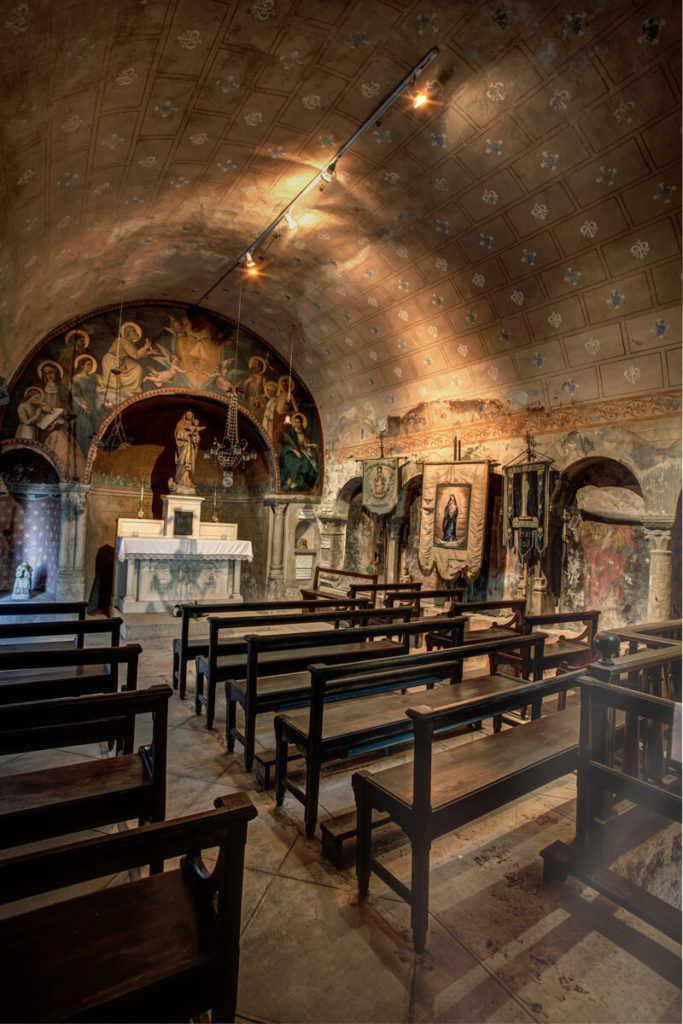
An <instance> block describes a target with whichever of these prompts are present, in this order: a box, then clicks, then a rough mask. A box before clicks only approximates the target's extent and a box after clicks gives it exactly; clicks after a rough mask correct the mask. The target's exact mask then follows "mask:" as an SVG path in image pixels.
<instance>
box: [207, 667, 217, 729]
mask: <svg viewBox="0 0 683 1024" xmlns="http://www.w3.org/2000/svg"><path fill="white" fill-rule="evenodd" d="M215 716H216V681H215V680H214V679H207V680H206V728H207V729H213V720H214V718H215Z"/></svg>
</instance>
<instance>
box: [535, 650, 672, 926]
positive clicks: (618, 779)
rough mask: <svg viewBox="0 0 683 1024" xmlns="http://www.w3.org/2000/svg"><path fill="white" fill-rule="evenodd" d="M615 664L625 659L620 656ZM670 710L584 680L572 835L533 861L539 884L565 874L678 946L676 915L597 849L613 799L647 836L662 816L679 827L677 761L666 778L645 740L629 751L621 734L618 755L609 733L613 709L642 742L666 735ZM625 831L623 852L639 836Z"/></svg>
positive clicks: (655, 700) (652, 699)
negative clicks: (637, 815) (538, 862)
mask: <svg viewBox="0 0 683 1024" xmlns="http://www.w3.org/2000/svg"><path fill="white" fill-rule="evenodd" d="M633 657H640V655H634V656H633ZM679 658H680V652H679ZM620 660H622V661H627V660H628V658H624V659H620ZM593 670H594V666H591V667H590V672H593ZM677 707H678V709H679V711H680V704H678V705H677V704H676V702H674V701H671V700H667V699H665V698H662V697H660V696H654V695H652V694H646V693H638V692H634V691H632V690H629V689H627V688H626V687H623V686H615V685H614V684H613V683H610V682H601V681H599V680H597V679H592V678H589V677H588V675H586V676H584V678H583V680H582V684H581V731H580V753H579V761H578V772H577V780H576V781H577V804H576V836H575V838H574V839H573V840H572V841H571V842H570V843H563V842H561V841H559V840H558V841H556V842H554V843H552V844H551V845H550V846H547V847H546V848H545V849H544V850H542V851H541V856H542V857H543V880H544V881H552V880H560V881H563V882H564V881H566V879H567V876H568V875H574V876H575V877H576V878H578V879H580V880H581V881H582V882H583V883H584V884H585V885H588V886H590V888H591V889H594V890H595V891H596V892H599V893H600V894H601V895H602V896H605V897H607V899H609V900H611V901H612V902H614V903H617V904H618V905H619V906H621V907H624V908H625V909H626V910H628V911H629V913H631V914H635V915H636V916H638V917H640V918H642V920H644V921H646V922H647V923H648V924H650V925H653V926H654V927H655V928H657V929H658V930H659V931H661V932H663V933H664V934H665V935H668V936H669V937H670V938H672V939H674V940H675V941H676V942H678V943H680V941H681V923H682V922H681V911H680V910H679V909H678V908H677V907H674V906H672V905H671V904H670V903H666V902H664V901H663V900H661V899H660V898H659V897H657V896H654V895H653V894H652V893H650V892H647V891H646V890H645V889H643V888H641V887H640V886H638V885H636V884H635V883H634V882H633V881H631V880H630V879H629V878H625V877H624V875H623V874H622V873H619V874H617V873H616V872H615V871H613V870H611V868H610V867H609V862H611V860H612V859H613V856H611V855H610V856H606V846H605V831H606V825H608V824H609V817H610V810H611V806H612V803H613V800H614V796H615V795H616V798H617V800H620V801H622V802H623V803H627V804H628V805H629V807H630V808H631V809H632V810H637V811H639V812H641V813H642V812H643V811H645V814H646V819H648V818H649V819H650V828H649V829H648V832H647V833H646V835H652V834H653V833H654V832H655V831H657V830H658V829H659V827H661V818H662V817H663V818H665V819H670V820H672V821H676V822H680V820H681V790H680V767H681V766H680V762H678V764H677V765H676V766H675V767H676V770H675V772H672V773H671V777H670V778H669V779H668V780H667V779H666V778H663V777H662V775H663V773H662V771H661V768H662V767H663V766H662V765H661V760H660V754H661V752H660V751H657V752H656V753H655V757H654V758H653V757H652V752H651V751H649V750H648V747H649V743H648V742H647V740H646V742H645V743H644V744H643V750H642V751H638V750H637V751H635V752H629V750H628V748H627V743H628V737H627V736H625V737H624V747H623V750H619V749H618V739H617V736H616V725H617V713H618V712H619V713H621V714H622V715H623V714H625V715H626V720H627V722H628V721H629V720H631V721H635V720H640V721H641V722H642V723H643V726H644V728H643V730H642V735H643V737H644V738H645V737H652V736H656V735H658V734H659V735H661V731H662V729H669V730H672V729H673V727H674V721H675V715H676V708H677ZM633 753H635V757H633ZM615 755H616V756H615ZM655 762H656V763H655ZM674 787H675V788H674ZM634 805H635V806H634ZM653 815H657V816H658V817H657V819H655V820H656V824H653V823H652V820H651V819H652V816H653ZM629 832H630V833H631V836H630V840H631V841H630V842H629V843H628V847H629V848H630V847H632V846H633V845H636V843H638V842H640V841H642V840H643V838H645V836H643V835H638V836H637V837H636V838H634V837H633V829H632V828H631V829H629ZM610 845H611V844H610ZM621 852H623V846H622V847H621V848H619V849H617V850H613V851H612V853H613V854H614V856H616V855H618V854H619V853H621ZM606 860H607V862H608V863H607V864H606V863H605V861H606Z"/></svg>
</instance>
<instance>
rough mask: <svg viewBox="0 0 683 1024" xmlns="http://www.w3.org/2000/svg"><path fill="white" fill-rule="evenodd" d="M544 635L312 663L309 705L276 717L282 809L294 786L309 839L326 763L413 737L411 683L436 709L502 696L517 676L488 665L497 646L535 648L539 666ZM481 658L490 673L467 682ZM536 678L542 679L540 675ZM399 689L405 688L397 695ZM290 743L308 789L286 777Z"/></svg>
mask: <svg viewBox="0 0 683 1024" xmlns="http://www.w3.org/2000/svg"><path fill="white" fill-rule="evenodd" d="M544 639H545V635H544V634H543V633H533V634H531V635H529V636H526V637H522V636H517V637H508V638H507V639H504V640H497V641H491V642H489V643H481V644H469V645H467V646H462V645H461V646H457V647H453V648H450V649H448V650H446V651H433V652H428V653H426V654H413V655H412V656H409V657H404V658H395V659H392V660H387V659H383V660H382V661H381V662H376V663H372V662H366V663H365V664H362V665H341V666H329V665H311V666H310V676H311V700H310V706H309V708H308V709H301V710H292V711H288V712H286V713H280V714H277V715H276V716H275V722H274V728H275V798H276V802H277V805H278V807H281V806H282V803H283V799H284V795H285V790H289V792H290V793H292V795H293V796H295V797H296V798H297V799H298V800H299V801H301V803H303V805H304V821H305V827H306V836H307V838H308V839H312V838H313V835H314V833H315V827H316V824H317V817H318V794H319V789H320V774H321V771H322V766H323V764H326V763H329V762H330V761H338V760H345V759H349V758H352V757H354V756H355V755H357V754H362V753H367V752H369V751H372V750H377V749H387V748H390V747H393V746H396V745H398V744H404V743H406V742H407V741H410V740H412V731H411V726H410V722H409V720H408V719H407V718H406V710H407V709H408V708H410V707H412V706H413V705H414V704H415V702H416V700H417V699H418V695H417V694H415V693H406V688H408V687H410V688H411V689H412V688H414V687H417V686H425V687H427V688H428V689H429V690H430V692H429V693H420V694H419V699H420V700H422V701H424V703H425V704H431V705H435V706H439V705H441V704H444V703H449V702H450V701H453V700H456V699H457V700H460V699H469V698H473V697H475V696H477V695H478V694H479V693H488V694H495V693H503V692H506V691H507V690H509V689H510V687H511V686H514V688H515V689H516V690H518V689H519V681H518V680H515V679H511V678H510V677H509V676H503V675H499V674H497V673H496V672H495V669H492V668H491V664H492V663H494V662H495V658H496V655H497V654H498V653H499V652H500V651H506V650H513V649H514V650H528V651H530V652H532V654H531V655H530V657H529V658H528V659H527V660H528V661H529V663H532V662H533V663H534V664H535V665H540V663H541V660H542V658H543V642H544ZM477 658H488V660H489V672H488V673H487V674H483V675H478V676H477V677H474V678H468V679H467V680H466V681H464V682H463V669H464V667H465V664H466V662H467V661H468V660H474V659H477ZM537 677H540V676H538V674H537ZM444 680H447V681H449V683H450V685H448V686H445V687H443V686H441V685H439V686H438V688H436V689H434V686H435V684H441V683H442V682H443V681H444ZM397 690H400V691H402V692H401V693H397V692H396V691H397ZM535 714H536V715H538V714H540V707H538V708H535ZM463 724H465V723H463ZM290 744H292V745H293V746H295V747H296V749H297V750H298V752H299V753H300V754H301V756H302V757H303V758H304V760H305V763H306V784H305V789H302V788H301V787H300V786H299V785H298V784H297V783H296V782H295V781H293V780H292V779H291V778H290V777H289V775H288V760H289V749H288V748H289V745H290ZM326 845H328V844H327V843H326Z"/></svg>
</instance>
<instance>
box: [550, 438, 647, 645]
mask: <svg viewBox="0 0 683 1024" xmlns="http://www.w3.org/2000/svg"><path fill="white" fill-rule="evenodd" d="M644 513H645V502H644V499H643V489H642V486H641V483H640V481H639V479H638V477H637V476H636V474H635V472H634V471H633V470H632V469H631V468H630V467H629V466H627V465H625V464H624V463H622V462H619V461H617V460H615V459H612V458H601V457H598V456H594V457H590V458H585V459H581V460H579V461H577V462H575V463H572V464H571V465H570V466H568V467H566V468H565V469H564V470H563V471H562V472H561V473H560V475H559V477H558V479H557V482H556V485H555V488H554V490H553V493H552V496H551V509H550V523H549V541H548V550H547V554H546V576H547V580H548V588H549V591H550V594H551V595H552V597H553V598H554V599H555V601H556V602H557V603H558V604H559V607H560V609H561V610H565V609H566V610H575V609H580V608H598V609H600V611H601V612H602V616H601V620H600V621H601V626H603V627H606V626H614V625H620V624H627V623H629V622H635V621H638V620H639V619H643V618H644V617H645V616H646V614H647V593H648V571H649V555H648V546H647V541H646V538H645V532H644V529H643V517H644Z"/></svg>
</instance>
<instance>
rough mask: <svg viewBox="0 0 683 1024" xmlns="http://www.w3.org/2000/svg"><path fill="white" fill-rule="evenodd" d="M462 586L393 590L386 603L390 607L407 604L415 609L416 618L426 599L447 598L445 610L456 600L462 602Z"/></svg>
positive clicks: (386, 598) (387, 596)
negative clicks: (437, 588) (438, 588)
mask: <svg viewBox="0 0 683 1024" xmlns="http://www.w3.org/2000/svg"><path fill="white" fill-rule="evenodd" d="M462 595H463V589H462V587H451V588H447V587H444V588H443V589H441V590H422V588H421V587H420V588H418V589H413V590H398V591H397V590H391V591H390V592H389V593H388V594H387V595H386V597H385V599H384V603H385V604H386V606H387V607H388V608H395V607H396V606H397V605H401V604H407V605H409V606H410V607H411V608H412V609H413V614H414V616H415V617H416V618H419V617H420V616H421V615H422V606H423V604H424V602H425V601H435V600H445V601H446V602H447V603H446V604H445V605H444V611H447V610H448V608H449V607H450V605H452V604H453V603H454V602H462Z"/></svg>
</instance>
